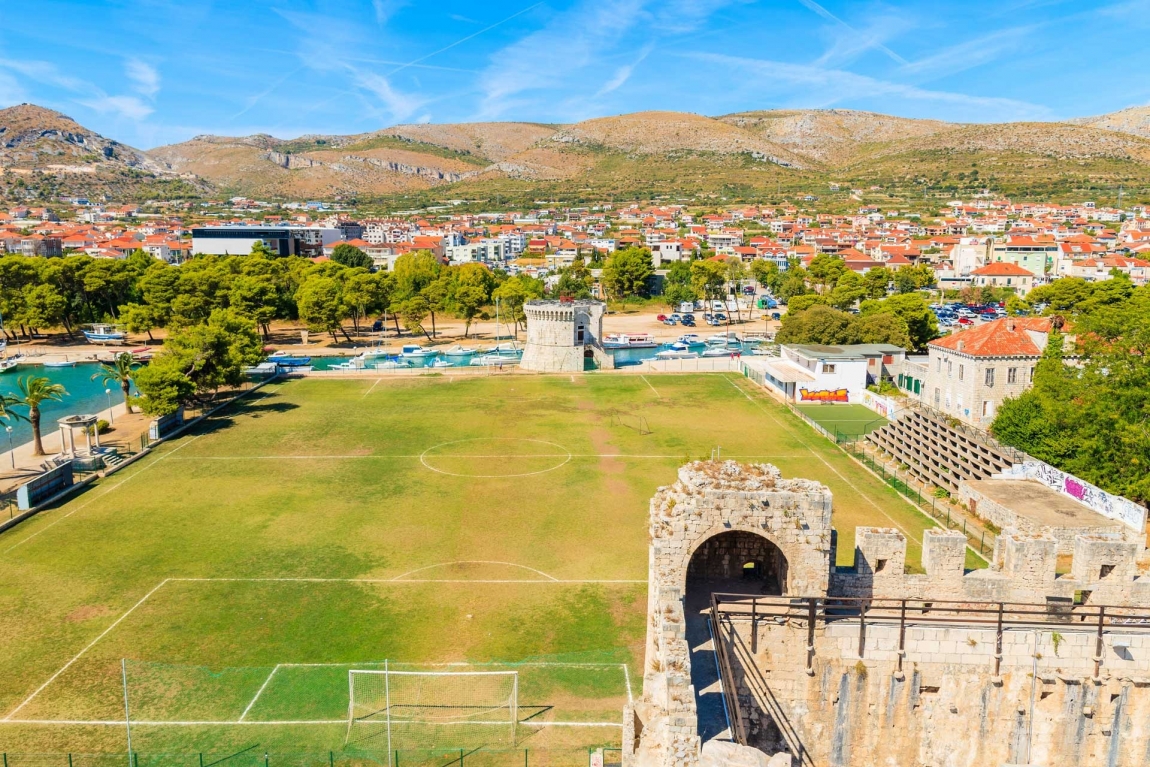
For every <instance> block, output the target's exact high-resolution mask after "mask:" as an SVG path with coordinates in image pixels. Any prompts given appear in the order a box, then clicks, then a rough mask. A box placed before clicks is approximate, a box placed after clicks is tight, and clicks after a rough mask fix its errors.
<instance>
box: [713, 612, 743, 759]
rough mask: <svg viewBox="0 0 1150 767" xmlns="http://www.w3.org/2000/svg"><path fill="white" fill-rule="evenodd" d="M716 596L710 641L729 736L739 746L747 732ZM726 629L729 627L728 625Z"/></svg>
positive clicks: (741, 744)
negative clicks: (712, 646)
mask: <svg viewBox="0 0 1150 767" xmlns="http://www.w3.org/2000/svg"><path fill="white" fill-rule="evenodd" d="M717 596H719V595H718V594H712V595H711V632H712V634H711V641H713V642H714V643H715V657H716V658H718V660H719V682H720V684H721V685H722V687H723V699H724V700H725V701H727V706H728V708H727V719H728V720H729V722H730V725H731V737H732V738H733V739H734V741H735V742H736V743H738V744H739V745H740V746H745V745H747V732H746V729H745V728H744V726H743V710H742V706H741V705H740V704H739V690H738V688H737V687H736V685H735V675H734V672H733V670H732V668H731V659H730V656H729V655H728V654H727V643H726V640H725V639H724V638H723V620H722V618H723V614H722V613H721V612H720V611H719V602H718V601H717V600H716V597H717ZM727 629H728V630H730V629H731V627H730V625H728V626H727Z"/></svg>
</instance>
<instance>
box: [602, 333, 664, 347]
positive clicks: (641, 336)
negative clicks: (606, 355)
mask: <svg viewBox="0 0 1150 767" xmlns="http://www.w3.org/2000/svg"><path fill="white" fill-rule="evenodd" d="M658 345H659V344H658V343H657V342H656V341H655V338H654V337H653V336H652V335H651V334H650V333H608V334H607V335H606V336H605V337H604V338H603V348H604V349H654V348H655V347H656V346H658Z"/></svg>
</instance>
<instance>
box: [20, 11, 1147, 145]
mask: <svg viewBox="0 0 1150 767" xmlns="http://www.w3.org/2000/svg"><path fill="white" fill-rule="evenodd" d="M1147 32H1150V0H1113V1H1107V0H1096V1H1094V2H1076V1H1070V2H1063V1H1060V0H996V1H994V2H984V1H983V0H968V1H967V2H961V3H955V2H896V1H894V0H890V1H888V2H865V1H864V2H855V1H852V2H846V1H844V0H758V1H755V0H662V1H661V2H645V1H644V0H543V1H542V2H537V1H535V0H518V1H517V2H507V1H505V0H498V1H490V2H474V0H472V1H471V2H464V1H462V0H434V1H433V2H432V1H429V0H260V1H259V2H250V1H245V0H228V1H226V2H225V1H224V0H72V1H71V2H68V1H66V0H0V106H8V105H11V104H16V103H20V102H24V101H30V102H32V103H36V104H40V105H43V106H47V107H50V108H53V109H57V110H59V111H61V112H64V113H65V114H68V115H70V116H71V117H73V118H75V119H76V120H77V121H79V122H80V123H81V124H84V125H86V126H88V127H90V128H92V129H94V130H96V131H98V132H100V133H103V134H104V135H107V136H109V137H111V138H115V139H118V140H120V141H124V142H127V143H129V144H133V145H135V146H138V147H141V148H150V147H153V146H157V145H160V144H165V143H172V142H176V141H182V140H185V139H187V138H190V137H191V136H193V135H196V134H198V133H216V134H222V135H247V134H250V133H257V132H262V133H271V134H272V135H275V136H279V137H284V138H289V137H294V136H297V135H300V134H304V133H360V132H365V131H371V130H377V129H380V128H383V127H387V126H389V125H394V124H397V123H411V122H428V121H430V122H462V121H477V120H529V121H537V122H573V121H577V120H582V119H586V118H590V117H597V116H603V115H610V114H619V113H623V112H633V111H639V110H647V109H671V110H680V111H688V112H697V113H701V114H709V115H718V114H726V113H729V112H737V111H744V110H750V109H773V108H796V107H816V108H832V107H837V108H850V109H865V110H870V111H876V112H885V113H889V114H896V115H903V116H908V117H933V118H938V119H944V120H952V121H962V122H995V121H1005V120H1054V119H1062V118H1065V117H1073V116H1080V115H1091V114H1099V113H1102V112H1109V111H1113V110H1116V109H1121V108H1123V107H1127V106H1134V105H1141V104H1146V103H1148V102H1150V76H1148V73H1150V67H1148V64H1150V53H1147V52H1146V47H1145V45H1144V44H1143V43H1142V42H1141V41H1143V40H1145V39H1146V34H1147Z"/></svg>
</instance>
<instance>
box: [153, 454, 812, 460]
mask: <svg viewBox="0 0 1150 767" xmlns="http://www.w3.org/2000/svg"><path fill="white" fill-rule="evenodd" d="M568 455H570V456H571V458H660V459H665V458H682V457H683V454H682V453H645V454H637V453H570V454H568V453H532V454H524V455H506V454H502V455H478V454H472V453H459V454H452V455H437V456H433V458H434V459H435V460H441V459H444V458H482V459H499V460H504V461H514V460H519V459H525V458H566V457H567V456H568ZM422 457H423V456H422V454H420V455H200V456H186V457H184V456H182V457H180V458H175V459H173V460H176V461H279V460H284V461H336V460H350V459H359V460H382V461H387V460H393V459H394V460H401V459H406V460H418V459H420V458H422ZM727 457H728V458H806V456H805V455H795V454H793V453H790V454H788V453H756V454H742V453H740V454H735V453H731V454H730V455H728V456H727Z"/></svg>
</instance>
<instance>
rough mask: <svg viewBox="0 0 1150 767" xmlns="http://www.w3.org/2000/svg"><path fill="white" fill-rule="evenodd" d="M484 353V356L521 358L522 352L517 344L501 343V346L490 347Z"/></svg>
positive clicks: (510, 342) (511, 342) (512, 342)
mask: <svg viewBox="0 0 1150 767" xmlns="http://www.w3.org/2000/svg"><path fill="white" fill-rule="evenodd" d="M485 353H486V354H499V355H502V356H504V357H522V356H523V350H522V349H520V348H519V344H517V343H515V342H514V341H509V342H507V343H502V344H496V345H495V346H492V347H491V348H490V349H488V350H487V351H486V352H485Z"/></svg>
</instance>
